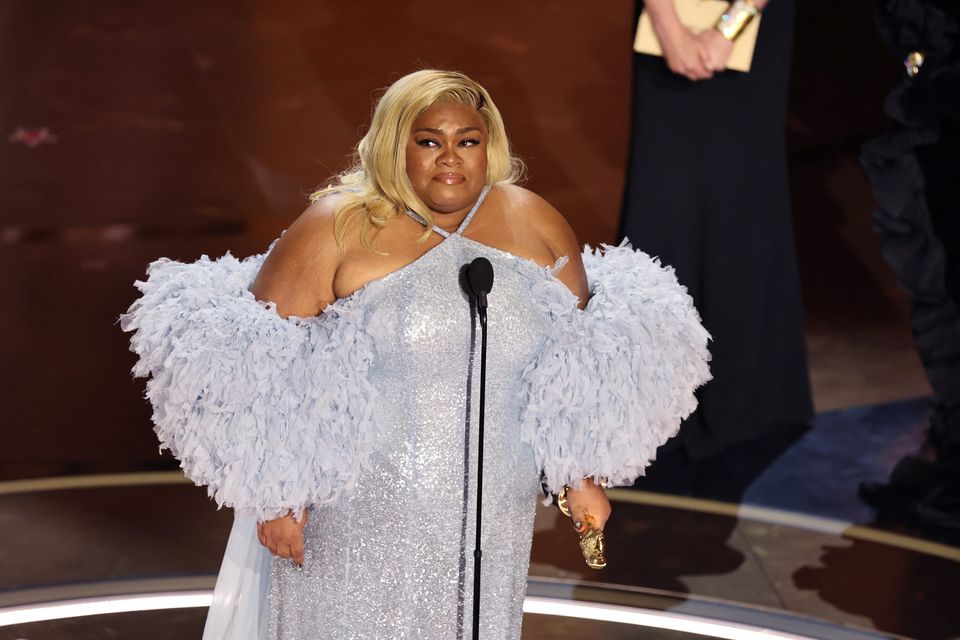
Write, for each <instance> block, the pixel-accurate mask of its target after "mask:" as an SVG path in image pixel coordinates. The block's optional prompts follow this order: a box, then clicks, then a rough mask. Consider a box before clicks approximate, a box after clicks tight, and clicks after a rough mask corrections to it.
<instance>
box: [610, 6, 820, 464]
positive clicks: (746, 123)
mask: <svg viewBox="0 0 960 640" xmlns="http://www.w3.org/2000/svg"><path fill="white" fill-rule="evenodd" d="M638 4H639V3H638ZM793 12H794V4H793V0H771V2H770V3H769V5H768V6H767V8H766V10H765V11H764V13H763V19H762V20H763V21H762V23H761V27H760V33H759V38H758V41H757V48H756V51H755V54H754V60H753V67H752V69H751V71H750V73H748V74H744V73H739V72H731V71H727V72H723V73H719V74H716V75H715V76H714V77H713V79H711V80H707V81H702V82H691V81H689V80H687V79H686V78H683V77H682V76H679V75H676V74H674V73H672V72H671V71H670V70H669V69H668V68H667V66H666V63H665V62H664V60H663V59H662V58H658V57H654V56H647V55H640V54H635V55H634V95H633V130H632V137H631V147H630V163H629V172H628V178H627V185H626V193H625V199H624V210H623V217H622V219H621V224H620V235H621V237H623V236H626V237H629V239H630V240H631V242H632V243H633V244H634V246H636V247H638V248H640V249H643V250H644V251H646V252H647V253H650V254H651V255H655V256H659V257H660V258H661V260H662V261H663V262H664V263H666V264H670V265H673V266H674V267H675V268H676V270H677V276H678V277H679V279H680V282H681V283H682V284H685V285H686V286H687V287H688V289H689V291H690V294H691V295H692V296H693V298H694V300H695V302H696V305H697V308H698V309H699V310H700V313H701V315H702V317H703V321H704V325H705V326H706V328H707V330H708V331H710V333H711V335H712V336H713V343H712V345H711V351H712V353H713V362H712V370H713V374H714V380H713V381H712V382H710V383H708V384H707V385H706V386H705V387H703V388H702V389H701V393H700V400H701V405H700V409H699V410H698V411H697V412H696V413H695V414H694V415H693V416H691V418H690V419H689V420H688V421H687V422H686V423H685V425H684V427H683V428H682V429H681V431H680V436H679V441H680V443H681V444H682V446H683V447H684V449H685V450H686V452H687V454H688V455H689V456H690V457H691V458H693V459H704V458H708V457H712V456H715V455H716V454H718V453H720V452H721V451H722V450H723V449H724V448H726V447H727V446H728V445H730V444H732V443H734V442H738V441H742V440H748V439H753V438H756V437H759V436H762V435H766V434H768V433H769V432H770V431H771V430H773V429H776V428H777V427H778V426H782V425H790V426H791V427H794V426H796V425H797V424H802V423H805V422H807V421H808V420H809V419H810V417H811V413H812V407H811V402H810V385H809V380H808V376H807V359H806V351H805V344H804V333H803V312H802V306H801V302H800V290H799V282H798V278H797V267H796V258H795V254H794V244H793V230H792V222H791V216H790V202H789V192H788V184H787V169H786V142H785V121H786V108H787V85H788V78H789V65H790V52H791V47H792V25H793ZM638 14H639V9H638Z"/></svg>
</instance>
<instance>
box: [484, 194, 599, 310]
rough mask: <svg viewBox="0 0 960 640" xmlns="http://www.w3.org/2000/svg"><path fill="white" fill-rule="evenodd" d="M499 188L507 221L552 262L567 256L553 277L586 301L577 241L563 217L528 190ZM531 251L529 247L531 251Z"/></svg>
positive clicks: (532, 249) (575, 235) (583, 302)
mask: <svg viewBox="0 0 960 640" xmlns="http://www.w3.org/2000/svg"><path fill="white" fill-rule="evenodd" d="M499 190H500V193H501V194H502V195H501V197H502V205H503V211H504V215H505V216H506V220H507V223H508V224H510V225H511V227H513V228H515V229H517V230H519V231H522V232H523V233H524V235H525V236H526V237H527V238H529V239H530V242H532V243H533V242H535V243H537V244H539V245H541V246H543V247H545V248H546V249H547V250H548V251H549V253H550V254H551V256H552V259H553V260H554V261H555V260H558V259H560V258H566V259H567V264H566V266H565V267H564V268H562V269H561V270H560V271H559V272H558V273H557V277H558V278H559V279H560V280H561V281H562V282H563V283H564V284H566V285H567V287H569V288H570V290H571V291H572V292H573V293H574V294H575V295H576V296H577V297H578V298H579V299H580V303H581V306H583V305H584V304H586V300H587V297H588V295H589V288H588V285H587V276H586V273H585V272H584V269H583V259H582V257H581V255H580V242H579V240H577V234H576V233H574V231H573V227H571V226H570V223H569V222H567V219H566V218H564V217H563V214H562V213H560V212H559V211H558V210H557V209H556V207H554V206H553V205H552V204H550V203H549V202H547V201H546V200H545V199H544V198H542V197H540V196H539V195H537V194H536V193H534V192H533V191H530V190H529V189H525V188H524V187H519V186H517V185H500V189H499ZM535 250H536V249H535V248H533V247H531V251H535Z"/></svg>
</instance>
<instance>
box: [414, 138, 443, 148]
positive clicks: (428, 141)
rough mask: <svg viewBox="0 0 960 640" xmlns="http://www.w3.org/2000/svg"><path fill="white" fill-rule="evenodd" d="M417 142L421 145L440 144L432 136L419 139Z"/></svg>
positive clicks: (431, 145)
mask: <svg viewBox="0 0 960 640" xmlns="http://www.w3.org/2000/svg"><path fill="white" fill-rule="evenodd" d="M417 144H418V145H420V146H421V147H436V146H439V143H438V142H437V141H436V140H434V139H432V138H424V139H423V140H417Z"/></svg>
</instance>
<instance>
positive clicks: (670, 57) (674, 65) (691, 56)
mask: <svg viewBox="0 0 960 640" xmlns="http://www.w3.org/2000/svg"><path fill="white" fill-rule="evenodd" d="M663 31H665V33H662V34H661V33H657V38H658V39H659V40H660V46H661V48H662V49H663V57H664V59H665V60H666V61H667V66H668V67H670V70H671V71H673V72H674V73H676V74H679V75H681V76H684V77H686V78H688V79H690V80H709V79H710V78H712V77H713V71H711V70H710V69H709V68H708V67H707V65H706V64H705V61H706V60H708V59H709V58H710V55H709V53H708V51H707V50H706V44H705V43H704V42H703V40H702V39H701V38H698V37H697V36H696V35H695V34H694V33H693V32H692V31H690V30H689V29H687V28H686V27H685V26H683V25H681V24H679V23H677V24H676V26H675V27H674V28H670V29H663Z"/></svg>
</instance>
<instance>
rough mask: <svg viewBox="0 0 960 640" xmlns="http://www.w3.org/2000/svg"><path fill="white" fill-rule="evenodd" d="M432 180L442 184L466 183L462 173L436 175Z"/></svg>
mask: <svg viewBox="0 0 960 640" xmlns="http://www.w3.org/2000/svg"><path fill="white" fill-rule="evenodd" d="M433 179H434V180H436V181H437V182H442V183H443V184H460V183H462V182H465V181H466V178H465V177H464V175H463V174H462V173H438V174H437V175H435V176H433Z"/></svg>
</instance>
